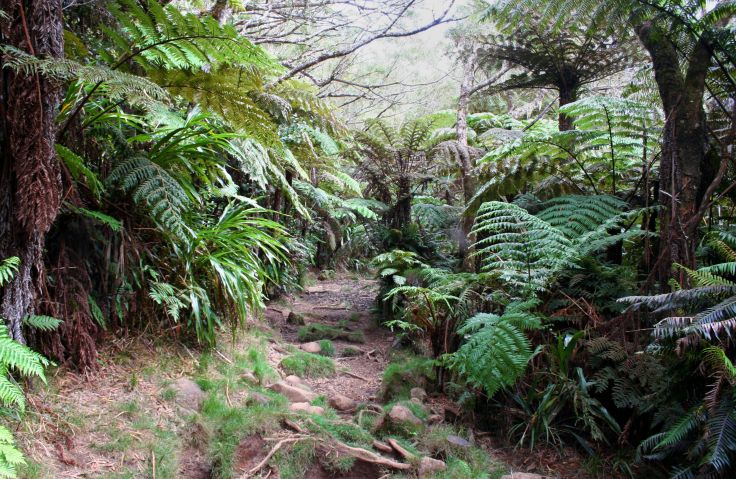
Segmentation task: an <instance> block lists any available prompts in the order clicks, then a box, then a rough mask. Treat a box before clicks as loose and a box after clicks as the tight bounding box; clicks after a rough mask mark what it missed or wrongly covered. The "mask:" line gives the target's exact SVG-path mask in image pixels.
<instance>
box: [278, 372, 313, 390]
mask: <svg viewBox="0 0 736 479" xmlns="http://www.w3.org/2000/svg"><path fill="white" fill-rule="evenodd" d="M284 381H285V382H286V384H288V385H289V386H293V387H295V388H299V389H303V390H305V391H309V392H312V388H310V387H309V384H307V383H306V382H305V381H304V380H303V379H302V378H300V377H299V376H295V375H293V374H291V375H289V376H286V377H285V378H284Z"/></svg>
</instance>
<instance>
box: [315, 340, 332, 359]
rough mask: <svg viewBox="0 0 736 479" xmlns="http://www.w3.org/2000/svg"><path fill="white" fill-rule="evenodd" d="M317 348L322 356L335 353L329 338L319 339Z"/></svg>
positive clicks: (330, 355)
mask: <svg viewBox="0 0 736 479" xmlns="http://www.w3.org/2000/svg"><path fill="white" fill-rule="evenodd" d="M319 348H320V351H319V354H321V355H322V356H329V357H332V356H334V355H335V345H334V344H332V341H330V340H329V339H320V340H319Z"/></svg>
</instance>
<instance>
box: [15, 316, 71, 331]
mask: <svg viewBox="0 0 736 479" xmlns="http://www.w3.org/2000/svg"><path fill="white" fill-rule="evenodd" d="M63 322H64V321H62V320H60V319H56V318H54V317H52V316H43V315H32V316H26V317H25V318H23V324H24V325H26V326H28V327H29V328H33V329H38V330H40V331H47V332H48V331H55V330H56V329H57V328H58V327H59V326H60V325H61V323H63Z"/></svg>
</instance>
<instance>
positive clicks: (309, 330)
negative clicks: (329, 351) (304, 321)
mask: <svg viewBox="0 0 736 479" xmlns="http://www.w3.org/2000/svg"><path fill="white" fill-rule="evenodd" d="M297 336H298V338H299V341H302V342H307V341H319V340H320V339H332V340H335V339H342V340H345V341H350V342H352V343H364V342H365V336H364V335H363V332H362V331H348V330H347V329H346V328H345V327H344V326H343V327H340V326H332V325H329V324H320V323H311V324H308V325H306V326H302V327H301V328H299V331H298V333H297Z"/></svg>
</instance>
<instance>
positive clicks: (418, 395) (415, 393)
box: [409, 388, 427, 402]
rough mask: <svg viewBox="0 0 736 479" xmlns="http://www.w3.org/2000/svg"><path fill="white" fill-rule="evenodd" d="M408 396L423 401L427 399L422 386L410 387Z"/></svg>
mask: <svg viewBox="0 0 736 479" xmlns="http://www.w3.org/2000/svg"><path fill="white" fill-rule="evenodd" d="M409 396H410V397H411V398H412V399H418V400H419V401H420V402H424V401H426V400H427V391H425V390H424V388H411V391H410V392H409Z"/></svg>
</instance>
